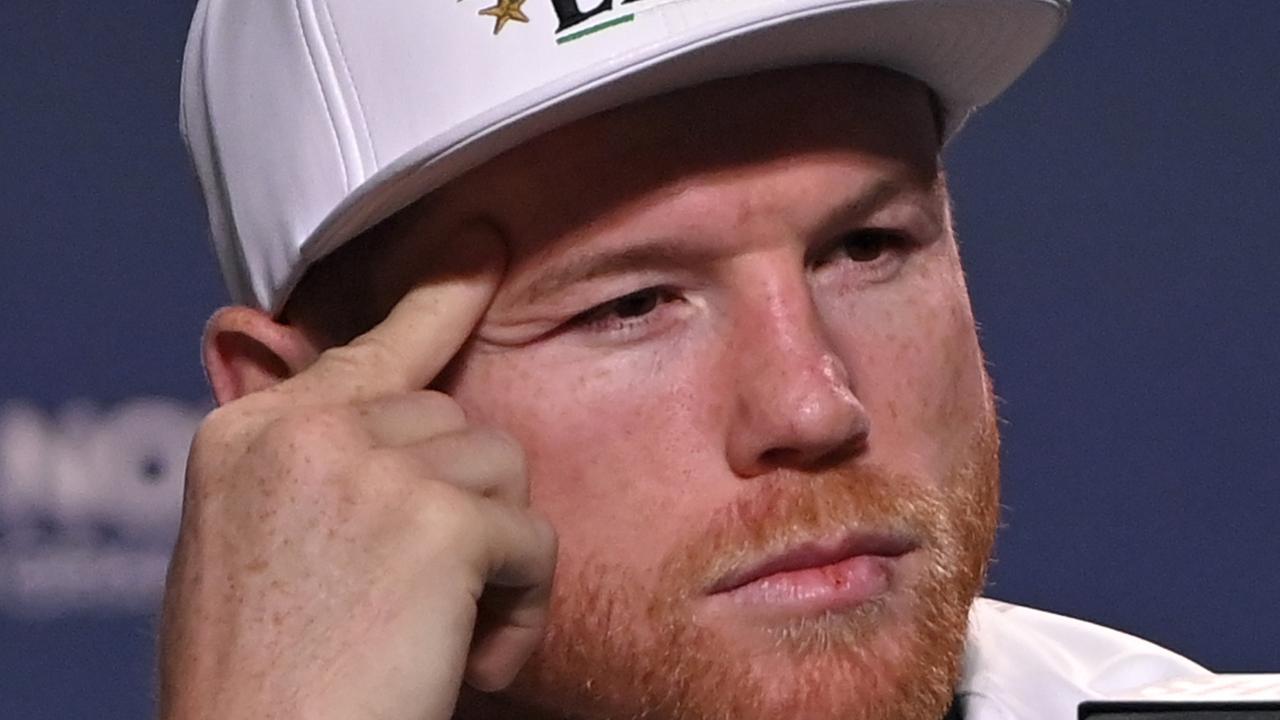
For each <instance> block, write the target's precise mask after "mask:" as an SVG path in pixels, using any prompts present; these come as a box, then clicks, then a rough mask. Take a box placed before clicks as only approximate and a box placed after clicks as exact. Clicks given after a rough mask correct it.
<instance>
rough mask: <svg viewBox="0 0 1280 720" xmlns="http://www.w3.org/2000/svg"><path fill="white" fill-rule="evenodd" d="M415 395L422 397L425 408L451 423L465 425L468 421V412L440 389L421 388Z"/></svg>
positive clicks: (421, 400)
mask: <svg viewBox="0 0 1280 720" xmlns="http://www.w3.org/2000/svg"><path fill="white" fill-rule="evenodd" d="M415 395H416V396H417V397H418V398H420V402H421V403H422V405H423V409H424V410H425V411H426V412H429V413H431V414H432V415H435V416H436V417H439V418H441V419H443V420H446V421H448V422H450V423H451V424H454V425H458V426H463V425H465V424H466V422H467V413H466V411H464V410H463V409H462V406H461V405H459V404H458V401H457V400H454V399H453V398H452V397H450V396H449V395H446V394H445V393H442V392H440V391H439V390H420V391H418V392H417V393H415Z"/></svg>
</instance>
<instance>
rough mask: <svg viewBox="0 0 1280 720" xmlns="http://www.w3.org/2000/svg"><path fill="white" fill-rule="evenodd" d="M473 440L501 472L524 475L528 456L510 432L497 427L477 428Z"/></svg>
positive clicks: (518, 475)
mask: <svg viewBox="0 0 1280 720" xmlns="http://www.w3.org/2000/svg"><path fill="white" fill-rule="evenodd" d="M474 433H475V441H476V443H477V444H478V446H479V447H480V448H481V449H482V451H483V452H484V453H485V454H486V455H488V457H489V458H490V459H491V460H493V461H495V462H496V463H497V464H498V466H499V468H500V469H501V470H502V472H503V474H505V475H510V476H517V477H524V475H525V469H526V466H527V464H528V458H527V456H526V454H525V450H524V446H523V445H521V444H520V441H518V440H516V438H515V436H513V435H512V434H510V433H508V432H506V431H503V430H499V429H498V428H477V429H476V430H475V431H474Z"/></svg>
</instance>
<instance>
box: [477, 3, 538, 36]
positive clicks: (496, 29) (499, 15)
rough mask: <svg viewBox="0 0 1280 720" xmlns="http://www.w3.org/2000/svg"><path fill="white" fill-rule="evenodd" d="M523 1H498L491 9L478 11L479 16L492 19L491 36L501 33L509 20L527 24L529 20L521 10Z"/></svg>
mask: <svg viewBox="0 0 1280 720" xmlns="http://www.w3.org/2000/svg"><path fill="white" fill-rule="evenodd" d="M524 3H525V0H498V4H497V5H494V6H493V7H487V8H485V9H483V10H481V11H480V14H481V15H488V16H490V17H492V18H494V24H493V34H494V35H497V34H498V33H500V32H502V28H503V27H505V26H506V24H507V22H508V21H510V20H515V21H516V22H522V23H527V22H529V18H528V16H527V15H525V14H524V10H522V9H521V8H522V7H523V6H524Z"/></svg>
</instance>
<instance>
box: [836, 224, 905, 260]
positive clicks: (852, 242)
mask: <svg viewBox="0 0 1280 720" xmlns="http://www.w3.org/2000/svg"><path fill="white" fill-rule="evenodd" d="M906 243H907V241H906V238H904V237H903V236H902V235H900V234H899V233H897V232H894V231H893V230H885V229H882V228H865V229H862V230H855V231H854V232H851V233H849V234H847V235H845V236H844V237H843V238H841V239H840V243H839V244H838V245H837V247H836V248H835V249H834V252H832V253H831V255H835V254H842V255H844V256H845V257H847V258H848V259H850V260H852V261H854V262H857V263H870V262H875V261H876V260H879V259H880V258H881V257H882V256H884V254H885V253H887V252H892V251H894V250H898V249H900V248H902V247H903V246H904V245H906ZM833 259H837V258H832V257H830V256H828V257H826V258H822V259H821V260H820V261H819V263H826V262H830V261H831V260H833Z"/></svg>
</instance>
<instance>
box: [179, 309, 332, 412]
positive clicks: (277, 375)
mask: <svg viewBox="0 0 1280 720" xmlns="http://www.w3.org/2000/svg"><path fill="white" fill-rule="evenodd" d="M202 349H203V356H204V369H205V374H206V375H208V377H209V385H210V387H212V388H213V397H214V400H216V401H217V403H218V404H219V405H225V404H227V403H229V402H231V401H232V400H236V399H238V398H242V397H244V396H245V395H248V394H250V393H255V392H258V391H260V390H265V389H267V388H269V387H271V386H273V385H275V384H277V383H279V382H281V381H282V380H287V379H288V378H290V377H293V376H294V375H296V374H298V373H299V372H301V371H302V370H304V369H305V368H307V367H308V366H309V365H311V363H313V362H315V360H316V358H317V357H319V355H320V350H319V348H317V347H316V345H315V343H314V342H313V339H312V338H310V337H309V336H308V335H307V334H306V333H304V332H303V331H302V330H300V329H299V328H296V327H293V326H290V325H285V324H283V323H280V322H277V321H276V320H275V319H274V318H272V317H271V316H270V315H268V314H267V313H265V312H263V311H261V310H255V309H253V308H248V307H239V306H236V307H225V308H222V309H221V310H218V311H217V312H216V313H214V314H213V317H211V318H209V323H208V324H207V325H206V326H205V329H204V340H203V348H202Z"/></svg>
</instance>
